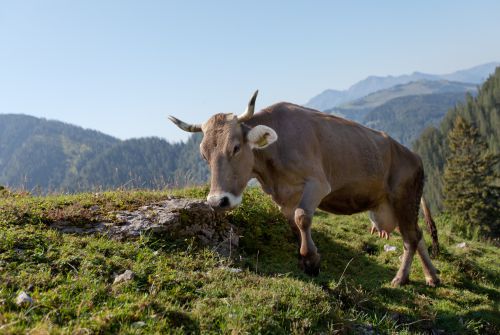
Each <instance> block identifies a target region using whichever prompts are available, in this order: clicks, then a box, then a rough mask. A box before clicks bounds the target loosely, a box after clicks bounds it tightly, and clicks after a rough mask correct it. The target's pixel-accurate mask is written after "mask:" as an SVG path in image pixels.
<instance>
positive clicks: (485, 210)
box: [444, 116, 500, 237]
mask: <svg viewBox="0 0 500 335" xmlns="http://www.w3.org/2000/svg"><path fill="white" fill-rule="evenodd" d="M448 144H449V151H450V153H449V156H448V158H447V160H446V165H445V168H444V196H445V198H444V205H445V208H446V209H447V211H449V212H450V213H451V214H454V215H456V216H458V217H461V218H463V224H464V227H463V228H465V230H467V231H469V232H471V231H474V230H476V229H479V231H480V232H481V233H482V234H485V235H489V236H490V237H498V236H499V233H500V231H499V228H500V208H499V203H500V187H499V183H498V182H499V175H498V173H497V172H496V165H497V164H498V162H499V155H494V154H491V153H489V152H488V145H487V144H486V142H485V141H484V140H483V138H482V136H481V134H480V133H479V131H478V129H477V128H475V127H473V126H471V125H470V124H469V123H468V122H467V121H466V120H465V119H463V118H462V117H460V116H458V117H457V118H456V119H455V122H454V125H453V128H452V130H451V131H450V132H449V133H448Z"/></svg>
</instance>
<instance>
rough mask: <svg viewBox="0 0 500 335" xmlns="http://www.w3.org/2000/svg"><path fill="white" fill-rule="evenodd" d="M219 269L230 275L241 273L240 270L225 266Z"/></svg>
mask: <svg viewBox="0 0 500 335" xmlns="http://www.w3.org/2000/svg"><path fill="white" fill-rule="evenodd" d="M221 269H223V270H226V271H227V272H231V273H240V272H241V271H242V270H241V269H238V268H231V267H227V266H221Z"/></svg>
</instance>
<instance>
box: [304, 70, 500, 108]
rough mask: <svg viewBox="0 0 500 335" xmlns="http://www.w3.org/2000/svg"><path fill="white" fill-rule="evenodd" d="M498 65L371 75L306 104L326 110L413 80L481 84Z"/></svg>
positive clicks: (324, 92)
mask: <svg viewBox="0 0 500 335" xmlns="http://www.w3.org/2000/svg"><path fill="white" fill-rule="evenodd" d="M497 66H500V62H491V63H486V64H482V65H478V66H475V67H472V68H469V69H465V70H460V71H456V72H453V73H450V74H444V75H436V74H426V73H421V72H414V73H412V74H407V75H401V76H385V77H381V76H369V77H367V78H366V79H364V80H361V81H359V82H358V83H356V84H354V85H352V86H351V87H349V88H348V89H347V90H325V91H323V92H322V93H320V94H318V95H317V96H315V97H313V98H311V99H310V100H309V101H308V102H307V103H306V104H305V106H307V107H310V108H314V109H318V110H321V111H324V110H326V109H331V108H333V107H336V106H339V105H341V104H343V103H346V102H349V101H352V100H355V99H358V98H361V97H363V96H365V95H368V94H370V93H373V92H376V91H379V90H383V89H386V88H389V87H392V86H395V85H400V84H406V83H409V82H412V81H421V80H447V81H460V82H465V83H472V84H481V83H482V82H483V81H484V80H485V79H486V78H487V77H488V75H490V74H491V73H493V72H494V71H495V68H496V67H497Z"/></svg>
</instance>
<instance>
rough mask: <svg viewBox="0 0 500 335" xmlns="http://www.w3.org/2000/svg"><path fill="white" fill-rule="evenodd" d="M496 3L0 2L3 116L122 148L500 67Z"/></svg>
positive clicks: (498, 6)
mask: <svg viewBox="0 0 500 335" xmlns="http://www.w3.org/2000/svg"><path fill="white" fill-rule="evenodd" d="M499 13H500V1H498V0H495V1H411V2H410V1H343V2H340V1H271V0H268V1H234V0H233V1H196V2H195V1H125V0H116V1H105V0H95V1H94V0H92V1H91V0H85V1H83V0H82V1H76V0H73V1H50V0H44V1H22V0H15V1H5V0H4V1H2V0H0V113H24V114H29V115H34V116H40V117H45V118H48V119H57V120H62V121H65V122H69V123H73V124H77V125H81V126H83V127H86V128H92V129H97V130H100V131H103V132H105V133H108V134H111V135H114V136H117V137H119V138H122V139H126V138H131V137H141V136H159V137H164V138H167V139H169V140H180V139H185V138H186V137H187V136H186V135H185V134H184V133H183V132H182V131H181V130H178V129H177V128H176V127H175V126H174V125H171V124H170V122H169V121H168V120H167V115H168V114H173V115H176V116H178V117H179V118H181V119H184V120H186V121H189V122H203V121H204V120H206V119H207V118H208V117H209V116H210V115H211V114H214V113H217V112H233V113H240V112H242V111H243V110H244V108H245V105H246V103H247V101H248V99H249V98H250V95H251V94H252V92H253V91H254V90H255V89H257V88H258V89H260V95H259V99H258V101H257V108H262V107H265V106H267V105H269V104H272V103H274V102H278V101H290V102H295V103H305V102H306V101H307V100H308V99H309V98H311V97H312V96H314V95H316V94H318V93H320V92H321V91H323V90H325V89H327V88H335V89H345V88H348V87H349V86H350V85H352V84H354V83H355V82H357V81H359V80H361V79H364V78H365V77H367V76H369V75H389V74H392V75H399V74H404V73H411V72H413V71H422V72H428V73H448V72H453V71H455V70H458V69H463V68H468V67H472V66H475V65H478V64H481V63H486V62H490V61H499V60H500V19H499V16H498V15H499Z"/></svg>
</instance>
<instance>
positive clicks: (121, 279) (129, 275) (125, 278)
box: [113, 270, 134, 285]
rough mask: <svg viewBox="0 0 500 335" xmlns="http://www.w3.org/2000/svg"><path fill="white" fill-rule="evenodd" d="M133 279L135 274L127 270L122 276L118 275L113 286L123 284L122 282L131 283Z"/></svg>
mask: <svg viewBox="0 0 500 335" xmlns="http://www.w3.org/2000/svg"><path fill="white" fill-rule="evenodd" d="M132 279H134V273H133V272H132V271H130V270H126V271H125V272H124V273H122V274H121V275H118V276H116V277H115V281H114V282H113V285H115V284H118V283H121V282H126V281H129V280H132Z"/></svg>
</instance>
